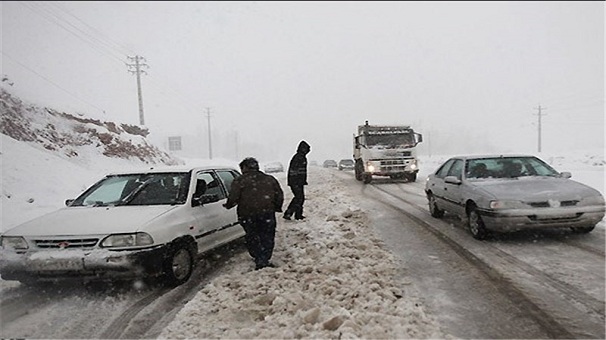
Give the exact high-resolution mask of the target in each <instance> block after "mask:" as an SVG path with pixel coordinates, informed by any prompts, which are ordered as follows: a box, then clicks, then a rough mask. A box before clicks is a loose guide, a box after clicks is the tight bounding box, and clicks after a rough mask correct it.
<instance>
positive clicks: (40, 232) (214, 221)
mask: <svg viewBox="0 0 606 340" xmlns="http://www.w3.org/2000/svg"><path fill="white" fill-rule="evenodd" d="M239 175H240V173H239V172H238V171H237V170H236V169H234V168H232V167H193V168H165V169H153V170H145V171H134V172H126V173H114V174H110V175H107V176H105V177H104V178H103V179H101V180H100V181H98V182H97V183H95V184H94V185H92V186H91V187H90V188H88V189H87V190H86V191H84V192H83V193H82V194H81V195H80V196H78V197H77V198H76V199H73V200H67V201H66V205H67V206H66V207H65V208H62V209H59V210H58V211H55V212H52V213H50V214H47V215H45V216H42V217H39V218H36V219H33V220H31V221H29V222H26V223H23V224H21V225H18V226H16V227H14V228H12V229H10V230H8V231H6V232H5V233H4V234H2V235H1V236H0V275H1V276H2V279H4V280H18V281H22V282H26V283H27V282H32V281H34V282H36V281H39V280H45V279H57V278H82V279H117V278H144V277H152V278H163V279H164V281H165V282H166V283H168V284H169V285H173V286H174V285H179V284H182V283H184V282H185V281H187V280H188V279H189V277H190V276H191V273H192V271H193V268H194V266H195V264H196V262H197V257H198V255H199V254H201V253H204V252H206V251H209V250H211V249H215V248H217V247H218V246H221V245H223V244H226V243H228V242H230V241H233V240H235V239H238V238H240V237H242V236H244V230H243V229H242V227H241V226H240V225H239V224H238V218H237V216H236V213H235V210H234V209H231V210H227V209H225V208H223V207H222V203H224V202H225V201H226V199H227V195H228V190H229V188H230V186H231V182H232V181H233V180H234V178H236V177H237V176H239Z"/></svg>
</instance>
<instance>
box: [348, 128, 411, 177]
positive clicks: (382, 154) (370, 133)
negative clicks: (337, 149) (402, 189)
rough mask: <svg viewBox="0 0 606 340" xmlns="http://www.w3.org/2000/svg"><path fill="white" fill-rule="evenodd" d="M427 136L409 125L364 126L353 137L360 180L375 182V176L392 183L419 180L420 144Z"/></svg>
mask: <svg viewBox="0 0 606 340" xmlns="http://www.w3.org/2000/svg"><path fill="white" fill-rule="evenodd" d="M422 141H423V135H421V134H420V133H416V132H415V131H414V130H413V129H412V127H410V126H409V125H369V124H368V121H366V122H365V124H364V125H359V126H358V134H357V135H354V137H353V157H354V160H355V162H356V163H355V172H356V179H357V180H358V181H363V182H364V183H370V182H372V178H373V176H384V177H389V178H391V179H407V180H408V181H409V182H414V181H416V180H417V173H418V172H419V167H418V163H417V149H416V146H417V144H419V143H421V142H422Z"/></svg>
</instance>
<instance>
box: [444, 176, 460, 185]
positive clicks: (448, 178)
mask: <svg viewBox="0 0 606 340" xmlns="http://www.w3.org/2000/svg"><path fill="white" fill-rule="evenodd" d="M444 182H446V183H450V184H456V185H459V184H461V180H460V179H458V178H457V176H446V178H444Z"/></svg>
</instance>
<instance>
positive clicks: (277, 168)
mask: <svg viewBox="0 0 606 340" xmlns="http://www.w3.org/2000/svg"><path fill="white" fill-rule="evenodd" d="M263 170H264V171H265V172H266V173H272V172H284V165H282V163H280V162H272V163H267V164H266V165H265V166H264V167H263Z"/></svg>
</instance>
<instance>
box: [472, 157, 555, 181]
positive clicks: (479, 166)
mask: <svg viewBox="0 0 606 340" xmlns="http://www.w3.org/2000/svg"><path fill="white" fill-rule="evenodd" d="M559 175H560V174H559V172H557V171H556V170H555V169H553V168H552V167H551V166H549V165H548V164H547V163H545V162H543V161H541V160H540V159H538V158H536V157H495V158H479V159H470V160H467V162H466V163H465V177H466V178H468V179H484V178H518V177H525V176H550V177H557V176H559Z"/></svg>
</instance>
